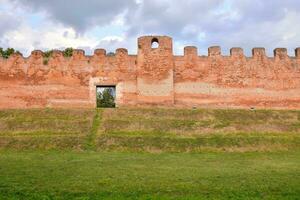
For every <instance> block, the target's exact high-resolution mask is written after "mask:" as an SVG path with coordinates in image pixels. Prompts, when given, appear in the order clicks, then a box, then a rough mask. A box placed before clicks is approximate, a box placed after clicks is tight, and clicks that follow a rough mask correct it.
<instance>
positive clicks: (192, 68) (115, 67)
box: [0, 36, 300, 108]
mask: <svg viewBox="0 0 300 200" xmlns="http://www.w3.org/2000/svg"><path fill="white" fill-rule="evenodd" d="M137 50H138V53H137V55H129V54H128V50H127V49H125V48H118V49H116V51H115V53H113V54H111V53H109V54H108V53H107V52H106V50H105V49H96V50H95V51H94V54H93V55H86V54H85V52H84V50H81V49H75V50H73V54H72V56H70V57H65V56H64V53H63V52H62V51H59V50H54V51H52V53H51V55H50V56H49V55H46V54H45V53H44V52H42V51H40V50H35V51H32V53H31V54H30V56H29V57H26V58H25V57H23V56H22V55H21V54H19V53H15V54H13V55H11V56H10V57H9V58H8V59H4V58H2V57H0V108H10V107H11V108H15V107H20V108H27V107H45V106H52V107H58V106H66V105H68V106H70V107H75V106H78V107H84V106H86V107H94V106H95V86H99V85H114V86H116V90H117V91H116V92H117V100H116V103H117V105H118V106H128V105H159V106H212V107H242V108H245V107H263V108H300V48H297V49H295V55H288V53H287V49H286V48H276V49H275V50H274V56H273V57H268V56H267V55H266V50H265V49H264V48H253V49H252V56H250V57H248V56H245V54H244V50H243V49H242V48H239V47H234V48H231V49H230V55H229V56H225V55H222V51H221V47H219V46H213V47H209V48H208V54H207V56H204V55H201V54H199V53H198V48H197V47H195V46H186V47H184V54H183V55H181V56H177V55H174V53H173V41H172V38H170V37H168V36H143V37H140V38H138V42H137ZM12 102H14V103H12Z"/></svg>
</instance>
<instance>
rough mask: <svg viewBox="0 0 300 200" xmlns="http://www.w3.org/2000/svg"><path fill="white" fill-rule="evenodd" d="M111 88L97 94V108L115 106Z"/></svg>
mask: <svg viewBox="0 0 300 200" xmlns="http://www.w3.org/2000/svg"><path fill="white" fill-rule="evenodd" d="M112 90H113V89H112V88H105V89H104V90H103V91H102V92H99V93H97V107H100V108H113V107H115V106H116V104H115V98H114V96H113V91H112Z"/></svg>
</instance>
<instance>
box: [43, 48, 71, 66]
mask: <svg viewBox="0 0 300 200" xmlns="http://www.w3.org/2000/svg"><path fill="white" fill-rule="evenodd" d="M62 53H63V56H64V57H66V58H68V57H71V56H72V55H73V48H71V47H70V48H66V49H65V50H63V51H62ZM52 54H53V50H49V51H45V52H44V61H43V63H44V65H47V64H48V62H49V59H50V57H51V55H52Z"/></svg>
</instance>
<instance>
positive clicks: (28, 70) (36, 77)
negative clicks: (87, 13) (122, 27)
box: [0, 49, 136, 109]
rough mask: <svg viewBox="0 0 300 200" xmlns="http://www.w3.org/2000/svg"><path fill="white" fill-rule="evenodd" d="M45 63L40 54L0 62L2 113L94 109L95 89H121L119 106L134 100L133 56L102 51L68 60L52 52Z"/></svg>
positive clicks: (80, 53) (76, 52) (121, 51)
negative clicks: (20, 109) (16, 110)
mask: <svg viewBox="0 0 300 200" xmlns="http://www.w3.org/2000/svg"><path fill="white" fill-rule="evenodd" d="M44 62H45V58H44V57H43V52H41V51H33V52H32V54H31V55H30V56H29V57H28V58H23V57H22V56H21V55H19V54H14V55H13V56H11V57H10V58H9V59H2V58H1V59H0V108H1V109H3V108H38V107H95V106H96V101H95V99H96V85H116V87H117V88H118V87H120V88H121V89H120V90H118V99H117V101H118V103H119V104H120V105H122V104H126V105H127V104H132V101H134V100H133V99H134V98H136V92H135V91H136V89H135V87H136V66H135V63H136V56H129V55H128V53H127V50H126V49H118V50H117V51H116V54H115V56H106V52H105V50H103V49H98V50H95V53H94V55H93V56H85V54H84V51H82V50H74V52H73V56H72V57H70V58H66V57H64V56H63V54H62V52H61V51H54V52H53V54H52V56H51V57H50V58H49V61H48V63H47V64H46V63H44ZM134 103H135V102H134Z"/></svg>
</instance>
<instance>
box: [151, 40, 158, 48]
mask: <svg viewBox="0 0 300 200" xmlns="http://www.w3.org/2000/svg"><path fill="white" fill-rule="evenodd" d="M158 47H159V42H158V39H157V38H153V39H152V40H151V48H152V49H157V48H158Z"/></svg>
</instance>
